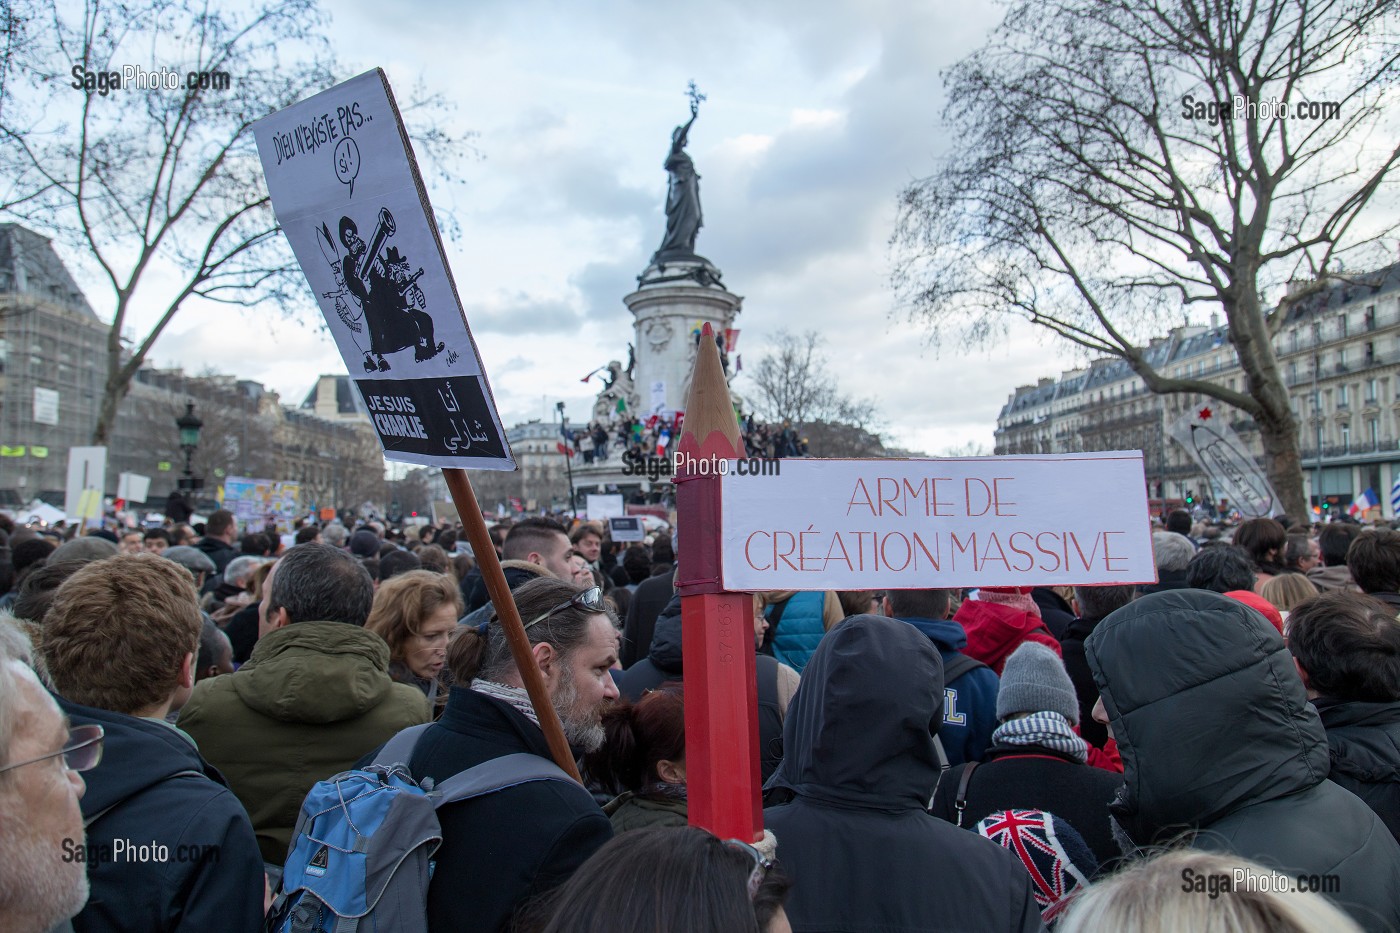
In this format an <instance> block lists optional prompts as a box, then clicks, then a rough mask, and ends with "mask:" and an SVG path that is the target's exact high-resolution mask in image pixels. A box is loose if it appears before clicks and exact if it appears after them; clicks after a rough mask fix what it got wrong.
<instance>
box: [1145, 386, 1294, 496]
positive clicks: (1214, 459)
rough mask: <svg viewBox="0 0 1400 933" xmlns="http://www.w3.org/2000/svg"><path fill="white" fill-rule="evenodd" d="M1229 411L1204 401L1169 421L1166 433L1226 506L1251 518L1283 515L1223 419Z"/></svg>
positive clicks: (1262, 475) (1247, 454) (1238, 439)
mask: <svg viewBox="0 0 1400 933" xmlns="http://www.w3.org/2000/svg"><path fill="white" fill-rule="evenodd" d="M1231 411H1233V409H1230V408H1227V407H1225V406H1224V405H1222V404H1221V403H1219V402H1214V401H1212V402H1207V403H1206V404H1204V405H1202V406H1201V407H1199V408H1196V409H1193V410H1191V411H1188V412H1186V414H1184V415H1182V416H1181V417H1180V418H1178V419H1177V420H1176V421H1174V422H1172V424H1171V426H1170V427H1168V428H1167V433H1168V434H1170V435H1171V436H1172V439H1173V440H1175V441H1176V442H1177V443H1178V444H1180V445H1181V446H1182V447H1184V448H1186V452H1187V453H1188V454H1190V455H1191V459H1192V460H1194V461H1196V465H1197V466H1199V467H1200V468H1201V469H1202V470H1203V471H1204V472H1205V474H1206V475H1207V476H1208V477H1210V483H1211V489H1212V490H1214V492H1215V494H1216V495H1218V496H1220V497H1221V498H1223V499H1225V501H1226V502H1227V504H1228V505H1230V506H1233V507H1235V508H1238V509H1239V510H1240V512H1241V514H1244V515H1248V516H1250V517H1252V518H1272V517H1273V516H1275V515H1282V514H1283V505H1282V504H1281V503H1280V502H1279V499H1278V494H1277V493H1275V492H1274V487H1273V486H1271V485H1270V484H1269V480H1268V478H1266V477H1265V476H1264V471H1263V470H1261V469H1260V468H1259V465H1258V464H1257V463H1255V462H1254V458H1253V457H1251V456H1250V455H1249V448H1248V447H1246V446H1245V444H1244V442H1243V441H1241V440H1240V438H1239V435H1238V434H1236V433H1235V431H1234V429H1233V428H1231V427H1230V423H1229V421H1228V420H1226V419H1227V418H1228V417H1229V414H1228V413H1229V412H1231ZM1211 504H1212V505H1214V504H1215V503H1211Z"/></svg>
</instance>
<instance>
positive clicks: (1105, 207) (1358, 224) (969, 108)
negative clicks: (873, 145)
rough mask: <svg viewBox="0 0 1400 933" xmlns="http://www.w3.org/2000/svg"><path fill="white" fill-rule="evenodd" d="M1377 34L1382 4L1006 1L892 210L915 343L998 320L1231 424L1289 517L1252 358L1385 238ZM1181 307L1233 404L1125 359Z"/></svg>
mask: <svg viewBox="0 0 1400 933" xmlns="http://www.w3.org/2000/svg"><path fill="white" fill-rule="evenodd" d="M1396 25H1397V6H1396V4H1395V3H1394V0H1323V2H1320V3H1312V2H1307V0H1259V2H1253V3H1238V4H1236V3H1224V2H1218V0H1156V2H1153V0H1147V2H1134V3H1108V2H1103V0H1049V2H1042V0H1021V2H1016V3H1013V4H1012V5H1011V6H1010V8H1009V10H1008V13H1007V16H1006V19H1005V21H1004V22H1003V23H1002V25H1001V26H1000V27H999V29H998V30H997V31H996V33H995V34H994V36H993V38H992V40H991V41H990V42H989V44H988V45H987V46H986V47H984V48H983V49H981V50H979V51H978V52H976V53H974V54H973V55H972V56H970V57H969V58H967V59H965V60H964V61H962V62H960V63H959V64H958V65H956V66H955V67H954V68H953V69H951V71H950V73H949V74H948V75H947V78H948V83H949V102H948V106H947V110H946V112H945V119H946V120H947V122H948V123H949V124H950V126H949V136H950V138H952V139H955V140H957V142H956V143H955V145H954V146H953V148H952V151H951V153H950V154H949V155H948V156H947V158H946V160H945V161H944V162H943V164H942V165H941V166H940V167H939V168H938V170H937V171H936V172H935V174H933V175H931V176H930V177H928V178H924V179H921V180H919V181H916V182H914V183H913V184H911V185H909V186H908V187H907V188H906V190H905V191H904V192H903V196H902V199H901V205H900V206H901V213H900V218H899V223H898V226H897V228H896V232H895V234H894V236H893V238H892V246H893V248H894V251H895V256H896V264H895V271H894V275H893V280H894V285H895V288H896V291H897V292H898V294H899V295H900V297H901V298H902V299H903V301H904V302H905V303H906V304H905V306H906V308H907V310H908V311H909V313H910V315H911V317H912V318H913V319H915V320H919V321H922V322H923V323H924V324H926V325H927V326H928V327H929V328H931V329H934V330H935V337H936V331H937V329H940V328H944V327H947V328H949V329H950V330H953V331H959V332H961V336H965V337H971V338H980V339H983V340H987V339H991V338H994V337H995V336H997V335H998V334H999V333H1001V332H1002V329H1003V327H1004V325H1005V323H1006V321H1007V319H1008V317H1012V316H1016V317H1021V318H1023V319H1025V320H1028V321H1030V322H1031V323H1033V324H1036V325H1039V326H1041V327H1044V328H1046V329H1048V330H1050V331H1051V332H1053V333H1055V334H1057V335H1058V336H1060V337H1062V338H1064V339H1065V340H1068V341H1070V342H1072V343H1074V344H1076V345H1078V346H1079V347H1081V348H1083V349H1084V350H1087V351H1089V352H1091V353H1095V354H1106V355H1109V356H1116V357H1120V358H1122V359H1124V360H1126V361H1127V362H1128V363H1129V364H1130V365H1131V366H1132V368H1133V370H1134V371H1135V372H1136V373H1137V374H1138V375H1139V376H1140V377H1141V378H1142V379H1143V381H1144V382H1145V383H1146V385H1147V387H1148V388H1149V389H1150V390H1151V391H1153V392H1156V393H1182V392H1185V393H1199V394H1201V395H1205V396H1209V397H1211V398H1215V399H1218V400H1220V401H1222V402H1225V403H1227V404H1229V405H1232V406H1234V407H1235V408H1238V409H1240V410H1241V411H1243V412H1245V413H1246V414H1248V415H1249V416H1251V417H1252V418H1253V419H1254V421H1255V422H1256V423H1257V425H1258V426H1259V431H1260V435H1261V439H1262V441H1263V445H1264V455H1265V462H1266V464H1267V471H1268V475H1269V477H1270V479H1271V480H1272V482H1273V484H1274V486H1275V488H1276V489H1277V491H1278V492H1279V495H1280V497H1281V498H1282V500H1283V505H1284V507H1285V508H1286V509H1287V510H1288V512H1289V513H1290V514H1292V515H1294V516H1296V517H1300V518H1301V517H1304V516H1305V515H1306V514H1307V509H1306V504H1305V502H1304V498H1303V480H1302V470H1301V467H1300V462H1299V453H1298V438H1297V424H1296V422H1295V420H1294V417H1293V414H1292V412H1291V411H1290V408H1289V400H1288V393H1287V390H1286V388H1285V386H1284V383H1283V379H1282V377H1281V374H1280V372H1279V366H1278V360H1277V357H1276V355H1275V351H1274V347H1273V343H1272V340H1273V338H1274V337H1275V336H1276V335H1277V334H1278V332H1279V328H1280V327H1281V326H1282V324H1283V323H1284V321H1285V320H1287V319H1288V318H1289V313H1290V310H1292V309H1294V308H1296V307H1298V306H1299V304H1300V303H1301V302H1305V301H1308V300H1309V299H1310V298H1312V297H1313V296H1315V295H1316V294H1317V293H1318V292H1320V291H1321V290H1322V289H1324V288H1326V287H1328V286H1329V285H1330V284H1331V283H1332V282H1333V281H1335V278H1332V277H1334V276H1337V275H1339V273H1340V269H1341V262H1340V260H1341V259H1342V258H1343V257H1345V260H1346V265H1347V266H1350V267H1351V268H1353V269H1356V268H1365V266H1366V264H1367V263H1368V262H1369V263H1372V264H1375V263H1377V262H1378V261H1379V260H1380V258H1381V257H1382V255H1383V250H1382V248H1381V242H1382V239H1383V238H1384V237H1387V236H1391V235H1393V234H1394V232H1395V230H1396V225H1395V223H1394V222H1393V219H1391V218H1383V217H1381V216H1378V215H1379V213H1380V212H1378V211H1376V210H1374V207H1373V202H1376V201H1378V200H1379V199H1380V197H1381V195H1382V192H1384V191H1386V189H1387V188H1389V189H1390V190H1392V191H1393V189H1394V185H1395V174H1394V170H1395V167H1396V163H1397V159H1400V147H1395V145H1394V144H1395V139H1394V137H1393V136H1390V137H1388V138H1387V136H1386V134H1385V133H1384V132H1378V131H1380V130H1383V125H1382V121H1383V119H1384V111H1385V108H1386V106H1387V105H1388V104H1390V103H1391V102H1392V101H1393V100H1394V97H1395V87H1394V79H1395V77H1396V76H1397V73H1398V72H1400V69H1398V68H1397V61H1400V46H1397V45H1396V44H1395V42H1394V39H1393V37H1394V35H1395V29H1396ZM1276 101H1277V102H1281V103H1283V104H1284V106H1285V107H1286V108H1287V113H1286V114H1283V113H1281V112H1280V111H1279V110H1278V109H1277V108H1276V107H1275V106H1274V104H1275V102H1276ZM1237 106H1238V107H1239V108H1240V112H1238V113H1236V111H1235V108H1236V107H1237ZM1287 283H1293V284H1294V285H1295V287H1294V288H1292V289H1290V290H1289V292H1288V293H1287V294H1286V295H1281V296H1280V297H1279V298H1278V303H1277V305H1276V306H1275V307H1273V308H1270V307H1269V306H1268V302H1267V301H1266V298H1265V294H1266V290H1269V289H1273V290H1275V294H1278V293H1281V292H1282V287H1281V286H1283V285H1285V284H1287ZM1196 304H1204V305H1206V306H1207V307H1210V308H1212V309H1219V310H1220V311H1222V312H1223V313H1224V317H1225V320H1226V322H1227V324H1228V328H1229V334H1230V340H1231V342H1232V344H1233V345H1234V349H1235V352H1236V354H1237V355H1238V358H1239V361H1240V366H1241V368H1242V370H1243V372H1244V385H1243V387H1242V388H1241V390H1239V391H1233V390H1231V389H1228V388H1226V387H1225V386H1221V385H1217V384H1215V383H1212V382H1208V381H1205V380H1202V379H1189V378H1172V377H1171V376H1169V375H1167V374H1166V373H1162V372H1158V371H1157V370H1155V369H1154V368H1153V367H1152V366H1151V365H1150V364H1149V363H1148V362H1147V360H1146V358H1145V356H1144V351H1143V349H1142V347H1143V344H1144V341H1146V340H1148V339H1149V338H1150V337H1151V336H1152V335H1153V334H1154V333H1157V332H1160V328H1161V326H1162V325H1163V323H1165V322H1167V321H1177V322H1179V321H1180V320H1181V315H1182V312H1183V309H1184V308H1187V307H1190V306H1192V305H1196Z"/></svg>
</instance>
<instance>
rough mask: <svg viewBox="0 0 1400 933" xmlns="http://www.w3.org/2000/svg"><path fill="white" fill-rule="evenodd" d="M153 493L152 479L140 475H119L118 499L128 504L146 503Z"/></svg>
mask: <svg viewBox="0 0 1400 933" xmlns="http://www.w3.org/2000/svg"><path fill="white" fill-rule="evenodd" d="M150 491H151V478H150V477H149V476H142V475H141V474H140V473H118V474H117V498H118V499H125V500H126V501H127V502H145V501H146V496H147V495H149V494H150Z"/></svg>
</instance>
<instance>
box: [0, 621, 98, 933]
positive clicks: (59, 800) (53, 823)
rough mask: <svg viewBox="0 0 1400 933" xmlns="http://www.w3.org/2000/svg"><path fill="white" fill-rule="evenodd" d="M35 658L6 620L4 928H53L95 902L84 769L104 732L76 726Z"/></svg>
mask: <svg viewBox="0 0 1400 933" xmlns="http://www.w3.org/2000/svg"><path fill="white" fill-rule="evenodd" d="M29 661H30V659H29V650H28V645H27V644H25V639H24V636H23V635H21V634H20V632H19V630H18V629H17V628H15V627H14V626H12V625H10V624H9V623H6V622H0V852H4V853H5V857H4V858H0V928H3V929H5V930H7V931H13V933H46V931H48V930H50V929H55V928H60V929H71V927H69V926H68V924H67V920H68V918H70V917H72V916H73V915H74V914H76V913H77V912H78V911H79V910H80V909H81V908H82V906H83V904H84V903H85V902H86V901H87V899H88V880H87V873H86V868H87V866H86V864H85V862H84V861H83V860H82V859H79V858H75V857H74V855H75V854H80V853H82V852H85V850H84V849H83V846H84V837H83V814H82V811H81V810H80V809H79V806H78V801H79V799H80V798H81V797H82V796H83V791H84V784H83V779H82V777H80V776H79V774H78V772H79V771H85V770H87V769H89V768H91V767H93V766H94V765H96V764H97V762H98V760H99V759H100V758H101V757H102V730H101V729H97V728H95V727H91V726H89V727H85V729H84V730H83V732H81V733H79V732H77V731H75V730H73V729H71V728H70V727H69V724H68V722H67V717H65V716H64V715H63V711H62V710H60V709H59V708H58V704H57V703H55V702H54V699H53V697H51V696H49V694H48V691H46V690H45V689H44V688H43V686H42V685H41V684H40V683H39V679H38V678H37V677H35V676H34V672H33V671H32V670H31V669H30V667H29ZM59 925H61V926H59Z"/></svg>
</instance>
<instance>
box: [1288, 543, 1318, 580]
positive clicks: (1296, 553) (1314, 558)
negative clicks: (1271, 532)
mask: <svg viewBox="0 0 1400 933" xmlns="http://www.w3.org/2000/svg"><path fill="white" fill-rule="evenodd" d="M1318 560H1319V552H1318V548H1317V544H1316V542H1314V541H1313V539H1312V538H1309V537H1308V536H1307V535H1305V534H1303V535H1292V534H1291V535H1289V536H1288V542H1287V543H1286V544H1284V546H1283V565H1284V566H1285V567H1287V568H1288V569H1289V570H1293V571H1296V572H1297V573H1307V572H1308V571H1309V570H1311V569H1313V568H1314V567H1316V566H1317V564H1318Z"/></svg>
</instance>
